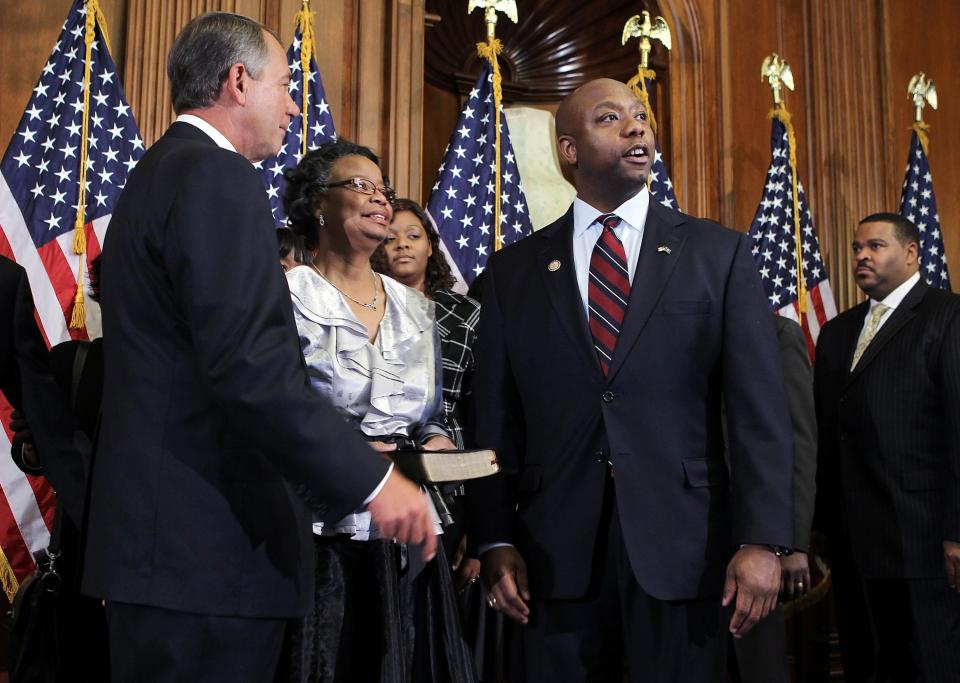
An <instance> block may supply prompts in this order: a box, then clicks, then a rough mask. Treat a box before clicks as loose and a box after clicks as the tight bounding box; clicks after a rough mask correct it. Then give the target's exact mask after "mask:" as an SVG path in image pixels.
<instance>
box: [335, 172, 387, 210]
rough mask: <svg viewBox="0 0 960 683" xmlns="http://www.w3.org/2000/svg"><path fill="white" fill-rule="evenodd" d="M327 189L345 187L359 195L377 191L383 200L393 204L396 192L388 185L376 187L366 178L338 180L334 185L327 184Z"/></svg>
mask: <svg viewBox="0 0 960 683" xmlns="http://www.w3.org/2000/svg"><path fill="white" fill-rule="evenodd" d="M327 187H345V188H347V189H348V190H353V191H354V192H359V193H360V194H373V193H374V192H377V191H379V192H380V194H382V195H383V196H384V198H385V199H386V200H387V201H388V202H390V203H391V204H393V202H394V201H396V199H397V191H396V190H394V189H393V188H392V187H389V186H388V185H380V186H378V185H376V184H375V183H374V182H373V181H372V180H367V179H366V178H347V179H346V180H338V181H337V182H335V183H327Z"/></svg>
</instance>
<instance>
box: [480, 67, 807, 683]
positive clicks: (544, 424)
mask: <svg viewBox="0 0 960 683" xmlns="http://www.w3.org/2000/svg"><path fill="white" fill-rule="evenodd" d="M557 136H558V147H559V151H560V155H561V157H562V159H563V160H564V161H565V162H566V163H568V164H569V165H570V166H571V167H572V168H573V175H574V179H575V185H576V188H577V197H576V198H575V200H574V203H573V206H572V207H571V209H570V210H569V211H568V212H567V213H566V215H564V216H563V217H562V218H560V219H559V220H558V221H556V222H555V223H553V224H552V225H550V226H548V227H546V228H544V229H543V230H541V231H539V232H538V233H536V234H534V235H532V236H530V237H528V238H527V239H524V240H522V241H520V242H519V243H517V244H516V245H512V246H510V247H508V248H506V249H504V250H503V251H500V252H498V253H497V254H495V255H494V256H493V257H492V258H491V259H490V262H489V264H488V266H487V269H486V276H485V277H486V280H485V282H484V290H483V307H482V311H481V319H480V329H479V330H478V349H477V374H476V383H475V406H476V408H475V411H476V415H475V417H476V422H475V424H476V430H477V434H476V439H475V440H476V442H477V443H478V444H481V445H489V446H492V447H494V448H496V450H497V452H498V454H499V456H500V458H501V460H502V463H503V474H502V475H498V476H496V477H493V478H490V479H489V480H478V481H477V482H475V484H474V485H473V486H471V487H470V489H469V491H468V505H469V506H470V515H469V516H470V527H469V532H468V533H469V537H470V538H471V542H472V543H474V544H475V545H476V546H477V549H478V551H479V552H481V553H482V555H481V562H482V577H483V581H484V584H485V586H486V588H487V590H488V591H489V602H490V603H491V604H492V606H493V607H494V608H495V609H498V610H502V611H504V612H505V613H506V614H508V615H509V616H511V617H513V618H515V619H518V620H520V621H522V622H524V623H525V624H526V626H524V628H523V633H524V638H523V640H524V642H523V645H524V651H525V652H524V654H525V666H526V673H527V680H528V681H529V683H533V682H535V681H620V680H621V676H622V673H623V671H624V669H625V670H626V671H627V672H628V674H629V679H630V680H631V681H634V682H639V681H644V682H647V681H676V682H677V683H681V682H683V683H689V682H691V681H696V682H698V683H709V682H711V681H720V680H722V678H723V663H724V655H725V650H726V637H725V627H727V626H728V625H729V629H730V630H731V631H732V632H733V633H734V634H735V635H737V636H739V635H742V634H743V633H745V632H746V631H748V630H749V629H750V628H751V627H752V626H753V625H754V624H755V623H756V622H757V621H758V620H759V619H761V618H762V617H763V616H765V615H766V614H767V613H768V612H769V611H770V610H771V609H772V608H773V606H774V605H775V604H776V599H777V592H778V589H779V586H780V564H779V560H778V558H777V554H776V552H777V551H778V550H779V548H780V547H791V546H792V545H793V515H792V496H793V489H792V482H793V477H792V475H793V457H792V443H791V428H790V418H789V413H788V410H787V403H786V397H785V392H784V387H783V374H782V371H781V367H780V358H779V352H778V350H777V342H776V339H775V336H774V329H773V324H772V323H771V320H770V319H771V316H770V309H769V307H768V306H767V303H766V301H765V299H764V294H763V289H762V287H761V283H760V281H759V277H758V275H757V272H756V266H755V265H754V263H753V259H752V257H751V254H750V242H749V239H748V238H747V237H746V235H744V234H742V233H737V232H734V231H731V230H727V229H725V228H723V227H721V226H718V225H716V224H713V223H709V222H706V221H702V220H699V219H696V218H692V217H690V216H686V215H684V214H681V213H678V212H676V211H673V210H670V209H667V208H664V207H663V206H661V205H660V204H658V203H657V202H655V201H652V200H651V198H650V195H649V192H648V190H647V186H646V183H647V177H648V174H649V171H650V165H651V163H652V160H653V154H654V149H655V143H654V138H653V134H652V131H651V129H650V125H649V123H648V121H647V112H646V111H645V109H644V107H643V105H642V104H641V103H640V101H639V100H638V99H637V97H636V96H635V95H634V93H633V92H632V91H631V90H630V89H629V88H627V87H626V86H625V85H624V84H623V83H619V82H617V81H613V80H609V79H601V80H597V81H591V82H590V83H587V84H586V85H584V86H582V87H581V88H580V89H579V90H577V91H576V92H575V93H574V94H572V95H571V96H570V97H569V98H567V99H566V100H565V101H564V102H563V104H562V105H561V106H560V109H559V110H558V112H557ZM722 401H723V402H725V403H726V413H727V423H728V425H729V440H730V467H729V469H728V468H727V466H726V465H725V463H724V439H723V430H722V426H721V402H722ZM528 576H529V581H528ZM721 598H722V602H723V604H725V605H730V604H735V606H736V607H735V610H725V609H723V608H722V607H721ZM731 611H733V615H732V617H730V612H731ZM728 617H729V621H728V620H727V618H728Z"/></svg>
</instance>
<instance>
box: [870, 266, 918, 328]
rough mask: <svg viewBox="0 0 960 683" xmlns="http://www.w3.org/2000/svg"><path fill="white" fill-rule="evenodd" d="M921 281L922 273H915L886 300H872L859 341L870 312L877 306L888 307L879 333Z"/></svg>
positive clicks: (881, 319) (888, 295) (881, 318)
mask: <svg viewBox="0 0 960 683" xmlns="http://www.w3.org/2000/svg"><path fill="white" fill-rule="evenodd" d="M919 281H920V273H919V272H917V273H914V274H913V275H911V276H910V277H908V278H907V279H906V280H904V281H903V282H902V283H900V285H899V286H898V287H897V288H896V289H894V290H893V291H892V292H890V293H889V294H887V296H886V298H884V299H883V300H882V301H874V300H873V299H870V308H868V309H867V315H866V316H865V317H864V319H863V327H861V328H860V335H859V336H858V337H857V341H859V340H860V339H862V338H863V333H864V331H865V330H866V327H867V320H869V319H870V312H871V311H873V309H874V307H875V306H876V305H877V304H883V305H884V306H886V307H887V310H886V311H884V313H883V315H882V316H881V317H880V322H879V323H878V324H877V332H879V331H880V328H881V327H883V324H884V323H885V322H887V321H888V320H889V319H890V316H891V315H893V312H894V311H895V310H897V306H899V305H900V304H901V303H902V302H903V300H904V298H905V297H906V296H907V292H909V291H910V290H911V289H913V287H914V285H916V284H917V283H918V282H919Z"/></svg>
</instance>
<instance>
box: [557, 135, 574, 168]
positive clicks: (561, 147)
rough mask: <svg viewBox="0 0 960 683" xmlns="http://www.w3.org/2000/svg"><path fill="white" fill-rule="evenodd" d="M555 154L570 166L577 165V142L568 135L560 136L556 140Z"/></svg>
mask: <svg viewBox="0 0 960 683" xmlns="http://www.w3.org/2000/svg"><path fill="white" fill-rule="evenodd" d="M557 152H559V154H560V159H561V160H563V161H565V162H567V163H568V164H570V165H571V166H574V167H575V166H576V165H577V141H576V140H574V139H573V138H572V137H571V136H569V135H561V136H560V137H558V138H557Z"/></svg>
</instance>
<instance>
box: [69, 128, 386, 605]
mask: <svg viewBox="0 0 960 683" xmlns="http://www.w3.org/2000/svg"><path fill="white" fill-rule="evenodd" d="M101 290H102V308H103V324H104V342H103V343H104V370H105V376H104V387H103V422H102V426H101V431H100V438H99V444H98V452H97V466H96V469H95V471H94V473H93V485H92V489H91V502H90V516H89V529H88V543H87V566H86V571H85V578H84V581H85V583H84V588H85V590H86V591H87V592H89V593H91V594H93V595H96V596H100V597H104V598H106V599H108V600H116V601H120V602H126V603H134V604H143V605H152V606H159V607H164V608H168V609H176V610H181V611H189V612H198V613H211V614H222V615H238V616H272V617H291V616H296V615H299V614H301V613H302V612H303V611H304V609H305V607H306V605H307V603H308V599H307V596H308V595H309V592H310V591H311V590H312V579H311V574H312V572H311V569H312V560H311V556H312V550H311V548H312V545H311V540H310V533H311V527H310V518H309V516H308V515H307V514H306V510H305V508H304V505H303V503H302V502H301V500H299V499H298V498H297V497H296V496H295V495H294V494H293V493H292V489H291V487H290V486H289V485H288V482H295V483H297V484H305V485H306V487H307V488H308V489H309V490H310V492H311V493H312V495H313V496H314V497H315V499H316V501H317V505H318V508H317V511H318V513H320V514H321V515H322V516H323V517H324V518H325V519H327V520H330V521H333V520H336V519H338V518H340V517H341V516H342V515H343V514H346V513H347V512H349V511H350V510H351V509H353V508H355V507H357V506H358V505H360V504H361V502H362V501H363V500H364V499H365V498H366V497H367V496H368V495H369V494H370V493H371V492H372V491H373V489H374V488H375V487H376V485H377V484H378V483H379V482H380V480H381V479H382V478H383V476H384V475H385V473H386V471H387V467H388V463H387V461H386V460H385V459H383V458H382V457H380V456H379V455H377V454H375V453H374V452H373V451H372V450H371V449H370V448H369V447H368V446H367V445H366V444H365V443H363V442H362V441H361V440H360V439H359V438H358V437H356V436H355V435H353V434H351V432H350V430H349V428H348V427H347V425H346V424H345V422H344V420H343V419H342V418H341V417H340V416H339V415H338V414H337V413H336V412H335V411H334V409H333V408H332V407H330V406H329V404H328V403H327V402H326V401H325V400H324V399H322V398H321V397H320V396H319V395H318V394H316V393H315V392H314V391H313V390H312V389H311V388H310V387H309V386H308V384H307V381H306V373H305V372H304V369H303V361H302V356H301V355H300V349H299V345H298V341H297V331H296V327H295V325H294V321H293V313H292V309H291V306H290V295H289V292H288V290H287V286H286V282H285V280H284V277H283V272H282V270H281V269H280V266H279V265H278V263H277V261H276V241H275V238H274V235H273V218H272V216H271V212H270V207H269V204H268V202H267V198H266V195H265V193H264V191H263V185H262V183H261V181H260V178H259V177H258V175H257V173H256V171H255V170H254V168H253V166H252V165H251V164H250V162H249V161H247V160H246V159H244V158H243V157H241V156H240V155H239V154H236V153H233V152H230V151H227V150H224V149H221V148H219V147H217V146H216V145H215V144H214V143H213V141H212V140H210V139H209V138H208V137H207V136H206V135H205V134H204V133H203V132H201V131H200V130H199V129H197V128H195V127H194V126H191V125H189V124H186V123H175V124H173V125H172V126H171V127H170V128H169V130H168V131H167V132H166V134H165V135H164V136H163V138H162V139H160V140H159V141H158V142H157V144H155V145H154V146H153V147H152V148H151V149H150V150H149V151H148V152H147V153H146V154H145V155H144V157H143V158H142V159H141V160H140V162H139V163H138V164H137V167H136V168H135V169H134V170H133V172H132V173H131V175H130V177H129V179H128V180H127V185H126V188H125V190H124V192H123V194H122V196H121V197H120V200H119V202H118V203H117V207H116V211H115V212H114V214H113V218H112V220H111V223H110V229H109V231H108V233H107V237H106V240H105V243H104V250H103V272H102V276H101Z"/></svg>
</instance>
